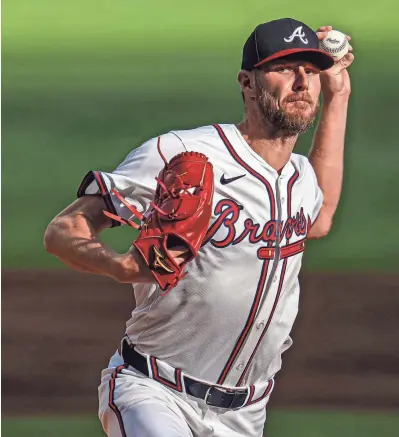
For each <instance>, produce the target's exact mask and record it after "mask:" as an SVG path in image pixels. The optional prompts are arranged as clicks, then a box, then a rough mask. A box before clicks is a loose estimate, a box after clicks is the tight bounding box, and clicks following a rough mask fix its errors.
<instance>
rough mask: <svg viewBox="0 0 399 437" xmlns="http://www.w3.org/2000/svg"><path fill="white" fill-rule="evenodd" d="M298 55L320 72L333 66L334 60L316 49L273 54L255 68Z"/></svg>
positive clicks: (284, 51) (290, 50)
mask: <svg viewBox="0 0 399 437" xmlns="http://www.w3.org/2000/svg"><path fill="white" fill-rule="evenodd" d="M297 53H298V54H300V56H299V57H300V58H301V59H303V60H304V61H309V62H311V63H312V64H314V65H316V66H317V67H319V68H320V69H321V70H327V69H328V68H331V67H332V66H333V65H334V62H335V61H334V58H333V57H332V56H330V55H329V54H328V53H326V52H324V51H323V50H318V49H287V50H281V51H280V52H277V53H274V54H273V55H271V56H269V57H267V58H265V59H262V60H261V61H260V62H258V63H257V64H255V67H259V66H261V65H263V64H266V63H267V62H270V61H274V60H275V59H280V58H285V57H289V56H290V55H294V54H297Z"/></svg>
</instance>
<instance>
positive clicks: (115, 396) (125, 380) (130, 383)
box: [100, 372, 193, 437]
mask: <svg viewBox="0 0 399 437" xmlns="http://www.w3.org/2000/svg"><path fill="white" fill-rule="evenodd" d="M157 384H158V383H154V381H145V380H143V379H138V378H136V377H134V376H131V375H126V374H123V373H116V372H115V373H114V374H113V377H111V379H110V380H109V383H107V384H106V388H107V389H106V390H102V393H101V394H100V404H101V400H103V401H105V400H106V403H107V406H106V408H103V409H102V413H101V414H100V418H101V422H102V425H103V428H104V431H105V432H106V433H107V435H108V437H193V434H192V432H191V431H190V428H189V426H188V424H187V422H186V420H185V418H184V416H183V414H182V413H181V411H180V409H179V408H178V406H177V405H176V404H175V402H174V400H173V398H171V397H170V396H168V395H167V394H166V393H165V391H164V390H162V389H160V388H157ZM103 388H105V384H104V385H103ZM101 398H102V399H101ZM103 405H104V403H103Z"/></svg>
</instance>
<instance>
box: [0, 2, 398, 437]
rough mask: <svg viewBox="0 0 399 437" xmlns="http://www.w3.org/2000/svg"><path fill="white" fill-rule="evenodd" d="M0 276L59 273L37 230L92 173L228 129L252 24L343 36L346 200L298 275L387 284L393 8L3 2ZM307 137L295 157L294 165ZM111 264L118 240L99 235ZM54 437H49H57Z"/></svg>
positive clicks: (302, 423) (14, 431) (367, 427)
mask: <svg viewBox="0 0 399 437" xmlns="http://www.w3.org/2000/svg"><path fill="white" fill-rule="evenodd" d="M2 12H3V21H2V24H3V32H2V38H3V52H2V60H3V76H2V91H3V100H2V103H3V106H2V109H3V112H2V121H3V131H2V134H3V137H2V139H3V149H2V158H3V159H2V175H3V178H2V182H3V186H2V200H3V202H2V205H3V211H2V226H3V227H2V230H3V233H2V234H3V241H2V261H3V268H29V269H31V268H47V267H57V268H62V264H61V263H59V262H58V261H57V260H56V259H55V258H54V257H51V256H49V255H48V254H46V253H45V251H44V249H43V244H42V239H43V233H44V230H45V227H46V226H47V224H48V223H49V221H50V220H51V219H52V218H53V217H54V216H55V215H56V214H57V213H58V212H59V211H60V210H62V209H63V208H64V207H65V206H66V205H67V204H69V203H71V202H72V201H74V199H75V196H76V194H75V193H76V190H77V188H78V186H79V184H80V182H81V179H82V178H83V176H84V175H85V174H86V172H87V171H88V170H90V169H102V170H108V171H110V170H112V169H114V168H115V167H116V165H118V163H119V162H120V161H122V160H123V159H124V157H125V156H126V155H127V154H128V153H129V151H130V150H131V149H132V148H134V147H137V146H138V145H140V144H141V143H142V142H144V141H145V140H147V139H148V138H150V137H153V136H156V135H158V134H160V133H164V132H166V131H168V130H170V129H185V128H192V127H197V126H199V125H203V124H211V123H215V122H217V123H229V122H238V121H239V120H240V119H241V117H242V114H243V108H242V102H241V95H240V92H239V87H238V85H237V83H236V74H237V71H238V69H239V65H240V57H241V50H242V45H243V43H244V41H245V39H246V38H247V36H248V35H249V33H250V32H251V31H252V29H253V28H254V27H255V26H256V25H257V24H258V23H260V22H263V21H267V20H271V19H275V18H279V17H287V16H288V17H293V18H296V19H299V20H302V21H305V22H306V23H307V24H309V25H310V26H312V27H313V28H317V27H318V26H320V25H327V24H331V25H332V26H333V27H334V28H336V29H339V30H342V31H344V32H346V33H348V34H350V35H351V36H352V45H353V47H354V50H355V55H356V59H355V63H354V65H353V66H352V67H351V71H350V72H351V76H352V86H353V96H352V100H351V105H350V113H349V126H348V134H347V151H346V170H345V185H344V192H343V197H342V201H341V204H340V207H339V210H338V213H337V217H336V220H335V225H334V228H333V231H332V233H331V234H330V235H329V236H328V237H327V238H326V239H324V240H322V241H320V242H317V243H311V244H309V249H308V250H307V253H306V257H305V269H306V270H307V271H327V272H329V271H338V270H339V271H360V272H370V271H380V272H382V271H384V272H397V271H398V261H399V252H398V250H397V242H398V240H399V231H398V226H397V217H398V213H399V202H398V194H397V189H398V183H397V175H398V162H399V148H398V141H397V134H396V129H397V121H396V119H397V102H398V98H399V88H398V86H397V76H398V73H397V69H398V67H399V61H398V59H397V57H396V55H395V53H397V46H398V42H399V36H398V33H397V12H398V5H397V3H396V2H395V1H394V0H391V1H390V0H380V1H378V2H371V1H364V0H362V1H360V0H352V1H350V2H346V1H344V0H336V1H335V2H310V1H308V2H297V1H294V0H273V1H270V0H269V1H267V2H260V1H253V0H247V1H236V0H203V1H202V2H190V1H181V0H174V1H173V0H169V1H168V0H163V1H161V0H149V1H147V2H138V1H135V0H129V1H128V0H113V1H110V0H79V1H77V0H69V1H67V2H60V1H56V0H36V1H34V2H33V1H31V0H3V2H2ZM311 140H312V132H310V133H309V134H307V135H305V136H303V137H302V138H301V140H300V142H299V145H298V149H297V151H300V152H301V153H307V150H308V149H309V146H310V144H311ZM105 239H106V241H107V242H109V243H110V244H111V245H112V246H113V247H115V248H116V249H118V250H120V251H124V250H126V248H127V244H126V241H131V240H132V235H131V231H130V230H129V229H124V228H118V229H112V230H109V231H106V233H105ZM60 429H61V430H62V432H64V434H62V433H61V431H59V430H60ZM398 429H399V422H398V419H397V417H396V416H389V417H388V416H384V415H381V416H379V415H357V414H351V413H345V414H344V413H342V414H341V415H338V416H334V415H331V414H327V415H325V414H322V413H315V412H314V413H286V412H276V413H272V414H271V422H270V430H269V432H268V434H267V435H268V436H272V437H273V436H276V437H288V436H291V435H295V436H298V437H299V436H304V437H305V436H306V437H328V436H337V435H339V436H341V437H346V436H358V435H362V436H365V437H368V436H370V437H371V436H373V437H374V436H379V437H388V436H392V437H393V436H397V435H399V431H398ZM3 435H4V436H5V437H7V436H8V437H16V436H27V435H28V436H33V437H34V436H36V435H40V436H42V437H45V436H55V435H57V436H65V437H66V436H72V435H73V436H76V437H81V436H83V435H84V436H86V437H94V436H99V435H101V431H100V428H99V424H98V422H97V421H96V420H95V418H94V419H93V422H92V420H91V419H87V420H86V419H85V418H83V419H80V418H77V419H75V418H71V419H60V420H59V421H57V420H56V419H46V418H41V419H33V420H27V421H21V420H20V419H19V418H18V419H12V418H9V419H5V420H4V421H3Z"/></svg>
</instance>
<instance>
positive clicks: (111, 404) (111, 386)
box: [108, 364, 127, 437]
mask: <svg viewBox="0 0 399 437" xmlns="http://www.w3.org/2000/svg"><path fill="white" fill-rule="evenodd" d="M125 368H126V365H125V364H122V365H121V366H118V367H117V368H116V369H115V370H114V372H113V373H112V376H111V379H110V380H109V399H108V405H109V407H110V408H111V410H112V411H113V412H114V413H115V415H116V418H117V419H118V422H119V427H120V429H121V434H122V437H127V436H126V431H125V426H124V425H123V419H122V414H121V412H120V411H119V408H118V407H117V406H116V405H115V402H114V394H115V380H116V378H117V376H118V373H120V372H121V371H122V369H125Z"/></svg>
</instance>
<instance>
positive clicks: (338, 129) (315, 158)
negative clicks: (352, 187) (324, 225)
mask: <svg viewBox="0 0 399 437" xmlns="http://www.w3.org/2000/svg"><path fill="white" fill-rule="evenodd" d="M348 102H349V96H335V97H332V98H330V99H328V100H327V101H325V102H324V105H323V109H322V116H321V119H320V122H319V125H318V127H317V130H316V133H315V136H314V141H313V145H312V148H311V151H310V153H309V161H310V163H311V164H312V166H313V168H314V171H315V173H316V177H317V182H318V184H319V186H320V188H321V190H322V192H323V196H324V202H323V207H324V208H325V209H328V211H329V213H330V214H332V215H333V214H334V212H335V210H336V209H337V206H338V203H339V199H340V196H341V190H342V180H343V172H344V145H345V131H346V120H347V112H348Z"/></svg>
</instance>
